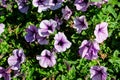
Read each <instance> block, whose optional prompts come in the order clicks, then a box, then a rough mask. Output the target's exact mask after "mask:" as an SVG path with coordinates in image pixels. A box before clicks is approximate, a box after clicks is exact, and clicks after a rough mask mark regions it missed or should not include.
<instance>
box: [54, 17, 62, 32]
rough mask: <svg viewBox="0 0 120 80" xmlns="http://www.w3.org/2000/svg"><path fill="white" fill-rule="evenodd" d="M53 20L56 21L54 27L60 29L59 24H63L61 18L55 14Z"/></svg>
mask: <svg viewBox="0 0 120 80" xmlns="http://www.w3.org/2000/svg"><path fill="white" fill-rule="evenodd" d="M55 21H56V22H57V27H56V29H58V30H60V25H62V24H63V20H62V18H61V19H60V18H59V17H58V16H55Z"/></svg>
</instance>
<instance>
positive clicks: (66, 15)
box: [62, 6, 72, 20]
mask: <svg viewBox="0 0 120 80" xmlns="http://www.w3.org/2000/svg"><path fill="white" fill-rule="evenodd" d="M62 14H63V18H64V19H65V20H68V19H69V18H70V16H71V15H72V11H71V10H70V9H69V7H68V6H66V7H65V9H62Z"/></svg>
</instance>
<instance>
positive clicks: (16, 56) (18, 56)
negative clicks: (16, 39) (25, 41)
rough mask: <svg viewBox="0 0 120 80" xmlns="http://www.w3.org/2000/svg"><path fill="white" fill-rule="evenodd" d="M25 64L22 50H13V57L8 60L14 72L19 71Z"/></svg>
mask: <svg viewBox="0 0 120 80" xmlns="http://www.w3.org/2000/svg"><path fill="white" fill-rule="evenodd" d="M23 62H25V55H24V52H23V50H22V49H15V50H13V55H12V56H10V57H9V58H8V64H9V66H12V67H11V69H12V70H18V69H19V68H20V65H21V63H23Z"/></svg>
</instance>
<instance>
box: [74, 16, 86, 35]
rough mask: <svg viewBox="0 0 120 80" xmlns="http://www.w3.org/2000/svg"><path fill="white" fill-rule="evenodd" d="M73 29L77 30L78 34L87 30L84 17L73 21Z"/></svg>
mask: <svg viewBox="0 0 120 80" xmlns="http://www.w3.org/2000/svg"><path fill="white" fill-rule="evenodd" d="M74 28H75V29H77V32H78V33H80V32H81V31H82V30H86V29H87V28H88V23H87V21H86V18H85V16H81V17H76V18H75V19H74Z"/></svg>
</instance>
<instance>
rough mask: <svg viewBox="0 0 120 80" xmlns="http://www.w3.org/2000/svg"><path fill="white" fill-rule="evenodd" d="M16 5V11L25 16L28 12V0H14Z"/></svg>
mask: <svg viewBox="0 0 120 80" xmlns="http://www.w3.org/2000/svg"><path fill="white" fill-rule="evenodd" d="M16 2H17V4H18V9H19V11H20V12H21V13H25V14H27V12H28V9H29V7H28V5H27V2H28V0H16Z"/></svg>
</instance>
